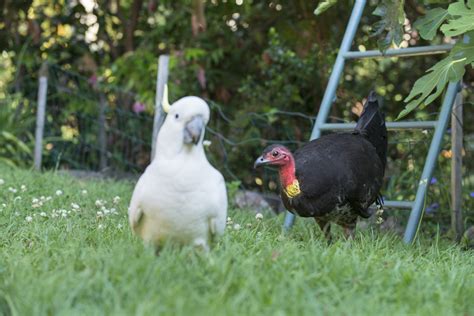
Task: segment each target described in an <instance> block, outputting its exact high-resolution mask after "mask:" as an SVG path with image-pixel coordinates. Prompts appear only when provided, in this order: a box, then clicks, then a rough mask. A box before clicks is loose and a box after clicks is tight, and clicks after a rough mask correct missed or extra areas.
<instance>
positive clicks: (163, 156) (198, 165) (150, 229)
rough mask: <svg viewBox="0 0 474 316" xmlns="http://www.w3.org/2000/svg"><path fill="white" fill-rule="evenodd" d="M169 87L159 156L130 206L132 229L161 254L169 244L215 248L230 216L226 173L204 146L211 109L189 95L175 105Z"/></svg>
mask: <svg viewBox="0 0 474 316" xmlns="http://www.w3.org/2000/svg"><path fill="white" fill-rule="evenodd" d="M167 94H168V91H167V87H166V86H165V93H164V98H163V102H162V104H163V109H164V111H165V112H166V113H167V114H168V115H167V116H166V119H165V121H164V123H163V125H162V127H161V129H160V132H159V134H158V137H157V141H156V146H155V157H154V159H153V161H152V162H151V164H150V165H149V166H148V167H147V168H146V170H145V173H144V174H143V175H142V176H141V177H140V179H139V180H138V183H137V185H136V186H135V190H134V192H133V196H132V199H131V202H130V208H129V221H130V226H131V227H132V230H133V231H134V232H135V233H136V234H137V235H139V236H140V237H141V238H142V239H143V240H144V241H145V243H148V244H151V245H153V246H154V247H155V249H156V251H157V252H158V251H159V249H160V246H161V244H162V243H163V242H165V241H169V242H171V243H176V244H180V245H194V246H197V247H200V248H202V249H204V250H205V251H208V250H209V246H210V242H211V240H212V239H213V237H215V236H218V235H221V234H223V232H224V229H225V226H226V218H227V190H226V186H225V182H224V177H223V176H222V174H221V173H220V172H219V171H217V170H216V169H215V168H214V167H213V166H212V165H211V164H210V163H209V161H208V160H207V158H206V154H205V152H204V148H203V138H204V133H205V128H206V124H207V122H208V121H209V107H208V105H207V103H206V102H205V101H204V100H202V99H201V98H198V97H194V96H189V97H184V98H181V99H179V100H178V101H176V102H174V103H173V105H171V106H170V105H169V102H168V96H167Z"/></svg>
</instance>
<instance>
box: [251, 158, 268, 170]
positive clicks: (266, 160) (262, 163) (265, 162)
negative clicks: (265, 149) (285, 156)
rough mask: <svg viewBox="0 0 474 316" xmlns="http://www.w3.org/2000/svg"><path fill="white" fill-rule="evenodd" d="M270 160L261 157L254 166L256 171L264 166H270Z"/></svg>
mask: <svg viewBox="0 0 474 316" xmlns="http://www.w3.org/2000/svg"><path fill="white" fill-rule="evenodd" d="M269 162H270V160H268V159H265V158H263V156H260V157H258V158H257V160H255V163H254V164H253V167H254V169H255V168H257V167H260V166H264V165H266V164H268V163H269Z"/></svg>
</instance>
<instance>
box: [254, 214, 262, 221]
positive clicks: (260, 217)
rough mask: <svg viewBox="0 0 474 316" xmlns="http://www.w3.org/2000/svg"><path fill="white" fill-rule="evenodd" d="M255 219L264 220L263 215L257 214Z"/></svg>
mask: <svg viewBox="0 0 474 316" xmlns="http://www.w3.org/2000/svg"><path fill="white" fill-rule="evenodd" d="M255 219H256V220H258V221H261V220H262V219H263V214H262V213H257V214H255Z"/></svg>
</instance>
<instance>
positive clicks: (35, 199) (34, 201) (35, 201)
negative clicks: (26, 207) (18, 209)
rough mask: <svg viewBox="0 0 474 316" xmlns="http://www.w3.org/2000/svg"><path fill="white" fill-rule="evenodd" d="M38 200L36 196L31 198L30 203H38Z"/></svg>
mask: <svg viewBox="0 0 474 316" xmlns="http://www.w3.org/2000/svg"><path fill="white" fill-rule="evenodd" d="M38 202H39V200H38V199H37V198H33V199H32V200H31V203H33V204H36V203H38Z"/></svg>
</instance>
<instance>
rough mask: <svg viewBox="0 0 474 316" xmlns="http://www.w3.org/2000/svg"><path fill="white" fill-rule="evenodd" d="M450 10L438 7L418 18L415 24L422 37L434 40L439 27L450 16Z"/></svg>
mask: <svg viewBox="0 0 474 316" xmlns="http://www.w3.org/2000/svg"><path fill="white" fill-rule="evenodd" d="M448 15H449V14H448V11H447V10H445V9H442V8H436V9H432V10H429V11H428V12H426V14H425V16H423V17H421V18H419V19H418V20H416V22H415V23H414V24H413V26H414V27H415V28H416V29H417V30H418V31H420V35H421V37H423V38H424V39H426V40H432V39H433V38H434V37H435V35H436V31H437V30H438V28H439V27H440V26H441V24H443V22H444V21H445V20H446V18H447V17H448Z"/></svg>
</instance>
